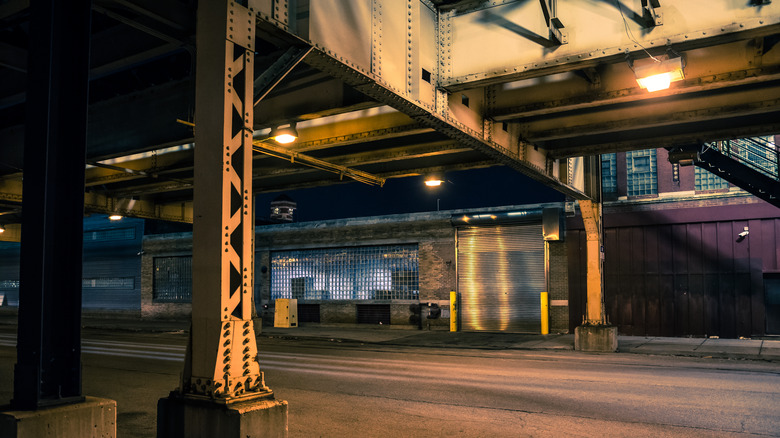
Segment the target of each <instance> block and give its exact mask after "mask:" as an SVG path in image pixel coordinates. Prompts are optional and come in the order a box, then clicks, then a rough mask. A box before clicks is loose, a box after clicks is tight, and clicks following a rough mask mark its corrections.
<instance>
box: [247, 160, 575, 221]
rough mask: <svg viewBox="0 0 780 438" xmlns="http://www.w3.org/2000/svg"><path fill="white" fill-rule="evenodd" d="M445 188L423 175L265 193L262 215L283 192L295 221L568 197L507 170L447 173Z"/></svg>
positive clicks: (258, 206)
mask: <svg viewBox="0 0 780 438" xmlns="http://www.w3.org/2000/svg"><path fill="white" fill-rule="evenodd" d="M443 179H444V180H445V183H444V184H442V185H441V186H440V187H436V188H430V187H426V186H425V184H424V180H425V178H424V177H422V176H417V177H408V178H394V179H389V180H387V182H386V183H385V185H384V187H375V186H369V185H367V184H362V183H357V182H352V183H347V184H337V185H333V186H325V187H316V188H311V189H302V190H291V191H286V192H275V193H259V194H258V195H257V196H256V198H255V202H256V204H255V205H256V207H255V208H256V215H257V217H258V218H264V217H265V218H267V217H268V215H269V211H270V203H271V201H272V200H274V198H276V197H277V196H279V195H280V194H281V193H284V194H286V195H287V196H289V197H290V198H292V199H293V200H294V201H295V202H297V203H298V209H297V210H296V212H295V221H296V222H304V221H316V220H325V219H340V218H349V217H362V216H381V215H388V214H398V213H415V212H424V211H436V200H437V199H439V206H440V208H441V210H453V209H459V208H482V207H497V206H503V205H522V204H535V203H541V202H559V201H563V200H564V195H563V194H561V193H560V192H558V191H556V190H553V189H551V188H549V187H547V186H545V185H543V184H541V183H538V182H536V181H534V180H532V179H530V178H528V177H527V176H525V175H523V174H521V173H519V172H517V171H515V170H512V169H510V168H508V167H504V166H494V167H490V168H485V169H472V170H463V171H453V172H447V173H446V174H445V175H444V178H443Z"/></svg>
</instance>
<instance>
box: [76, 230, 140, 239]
mask: <svg viewBox="0 0 780 438" xmlns="http://www.w3.org/2000/svg"><path fill="white" fill-rule="evenodd" d="M133 239H135V228H111V229H108V230H94V231H85V232H84V241H85V242H105V241H108V240H133Z"/></svg>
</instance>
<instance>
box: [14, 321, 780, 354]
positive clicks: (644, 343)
mask: <svg viewBox="0 0 780 438" xmlns="http://www.w3.org/2000/svg"><path fill="white" fill-rule="evenodd" d="M0 325H7V326H15V325H16V316H15V315H0ZM189 325H190V322H189V320H158V319H147V320H139V319H137V318H94V317H84V318H83V319H82V326H83V327H84V328H85V329H89V330H92V329H94V330H117V331H131V332H158V333H167V332H171V333H182V332H186V331H188V330H189ZM258 337H260V338H263V337H265V338H276V339H289V340H316V341H330V342H350V343H363V344H378V345H396V346H405V347H423V348H453V349H480V350H541V351H571V350H574V335H571V334H565V335H557V334H556V335H535V334H518V333H486V332H456V333H450V332H448V331H445V330H414V329H408V328H391V327H379V326H365V327H354V326H346V327H335V326H320V325H316V324H311V325H309V324H307V325H304V326H302V327H295V328H277V327H263V328H262V332H261V333H259V334H258ZM618 345H619V353H633V354H649V355H665V356H688V357H701V358H723V359H750V360H764V361H776V362H780V339H778V340H762V339H713V338H662V337H643V336H619V338H618ZM583 354H587V353H583Z"/></svg>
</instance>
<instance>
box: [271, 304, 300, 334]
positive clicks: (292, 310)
mask: <svg viewBox="0 0 780 438" xmlns="http://www.w3.org/2000/svg"><path fill="white" fill-rule="evenodd" d="M274 327H298V300H297V299H295V298H293V299H290V298H277V299H276V308H275V309H274Z"/></svg>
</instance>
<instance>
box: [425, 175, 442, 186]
mask: <svg viewBox="0 0 780 438" xmlns="http://www.w3.org/2000/svg"><path fill="white" fill-rule="evenodd" d="M442 183H444V180H443V179H441V178H439V177H437V176H429V177H428V178H426V179H425V185H426V186H427V187H439V186H440V185H442Z"/></svg>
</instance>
